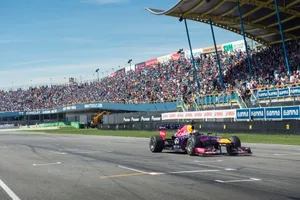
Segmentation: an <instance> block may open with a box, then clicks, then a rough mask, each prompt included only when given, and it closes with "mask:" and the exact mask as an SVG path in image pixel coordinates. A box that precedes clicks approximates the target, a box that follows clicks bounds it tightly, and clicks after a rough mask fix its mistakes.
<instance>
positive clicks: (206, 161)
mask: <svg viewBox="0 0 300 200" xmlns="http://www.w3.org/2000/svg"><path fill="white" fill-rule="evenodd" d="M194 162H197V163H209V162H223V160H202V161H200V160H194Z"/></svg>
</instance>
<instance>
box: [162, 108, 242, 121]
mask: <svg viewBox="0 0 300 200" xmlns="http://www.w3.org/2000/svg"><path fill="white" fill-rule="evenodd" d="M215 118H236V110H235V109H232V110H209V111H196V112H171V113H163V114H162V120H173V119H215Z"/></svg>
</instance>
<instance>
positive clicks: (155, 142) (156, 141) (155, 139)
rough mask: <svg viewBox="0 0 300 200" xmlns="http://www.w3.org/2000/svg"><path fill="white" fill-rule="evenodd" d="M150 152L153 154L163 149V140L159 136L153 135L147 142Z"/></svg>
mask: <svg viewBox="0 0 300 200" xmlns="http://www.w3.org/2000/svg"><path fill="white" fill-rule="evenodd" d="M149 148H150V151H152V152H153V153H157V152H162V150H163V149H164V140H163V139H162V137H161V136H160V135H153V136H152V137H151V139H150V142H149Z"/></svg>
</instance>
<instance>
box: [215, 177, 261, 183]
mask: <svg viewBox="0 0 300 200" xmlns="http://www.w3.org/2000/svg"><path fill="white" fill-rule="evenodd" d="M215 181H216V182H219V183H238V182H249V181H261V179H258V178H249V179H241V180H229V181H222V180H215Z"/></svg>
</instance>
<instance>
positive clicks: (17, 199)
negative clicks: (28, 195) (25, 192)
mask: <svg viewBox="0 0 300 200" xmlns="http://www.w3.org/2000/svg"><path fill="white" fill-rule="evenodd" d="M0 186H1V187H2V189H3V190H4V191H5V192H6V193H7V194H8V195H9V196H10V198H12V200H20V198H19V197H18V196H17V195H16V194H15V193H14V192H13V191H12V190H11V189H10V188H9V187H8V186H7V185H6V184H5V183H4V182H3V181H2V180H1V179H0Z"/></svg>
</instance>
